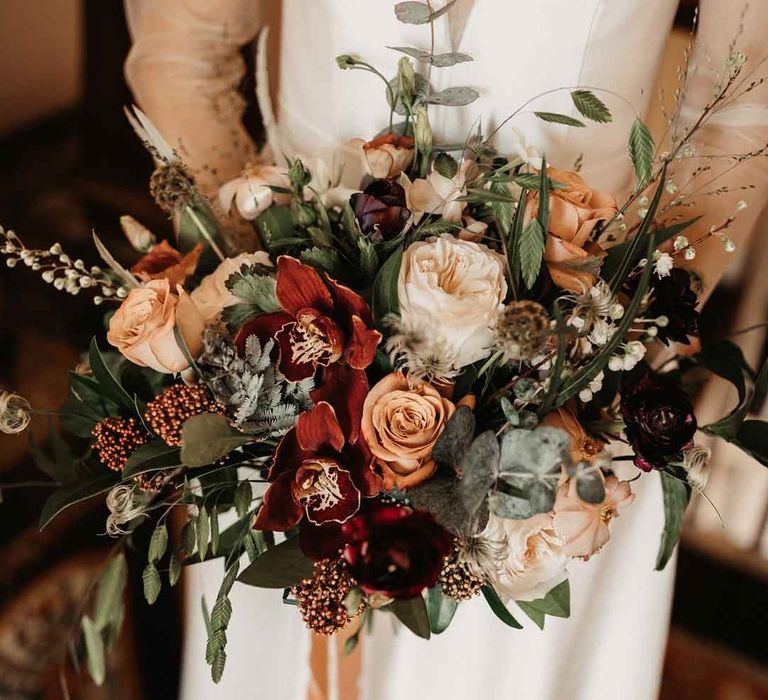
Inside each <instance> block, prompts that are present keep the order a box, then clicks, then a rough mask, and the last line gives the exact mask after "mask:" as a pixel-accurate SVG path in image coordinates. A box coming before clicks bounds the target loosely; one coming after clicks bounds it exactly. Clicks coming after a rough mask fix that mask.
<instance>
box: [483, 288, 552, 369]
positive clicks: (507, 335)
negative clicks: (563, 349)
mask: <svg viewBox="0 0 768 700" xmlns="http://www.w3.org/2000/svg"><path fill="white" fill-rule="evenodd" d="M549 336H550V320H549V315H548V314H547V310H546V309H545V308H544V307H543V306H542V305H541V304H538V303H537V302H535V301H513V302H510V303H509V304H507V305H506V306H505V307H504V309H503V311H502V312H501V314H500V315H499V319H498V321H497V324H496V348H497V349H498V350H501V351H502V352H503V353H504V359H505V360H506V361H507V362H510V361H513V360H530V359H532V358H533V357H535V356H536V355H538V354H539V353H541V352H542V351H543V350H544V348H545V347H546V344H547V341H548V339H549Z"/></svg>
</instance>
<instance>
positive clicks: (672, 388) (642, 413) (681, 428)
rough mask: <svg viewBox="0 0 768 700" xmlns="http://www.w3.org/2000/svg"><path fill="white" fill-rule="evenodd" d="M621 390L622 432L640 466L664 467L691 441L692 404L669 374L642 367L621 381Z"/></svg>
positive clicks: (643, 467)
mask: <svg viewBox="0 0 768 700" xmlns="http://www.w3.org/2000/svg"><path fill="white" fill-rule="evenodd" d="M620 392H621V415H622V417H623V418H624V424H625V427H624V432H625V433H626V435H627V438H628V439H629V442H630V445H631V446H632V449H633V450H634V452H635V459H634V463H635V466H637V467H638V468H639V469H642V470H643V471H646V472H648V471H651V469H663V468H664V467H665V466H666V464H667V462H668V461H669V460H670V459H673V458H675V457H678V456H679V455H680V453H681V452H682V451H683V450H684V449H685V448H686V447H688V446H690V445H691V443H692V440H693V436H694V434H695V433H696V416H695V415H694V413H693V405H692V404H691V401H690V399H689V398H688V395H687V394H686V393H685V392H684V391H683V390H682V389H681V388H680V387H679V386H678V385H677V384H676V383H675V382H674V381H672V380H671V379H670V378H669V377H666V376H664V375H661V374H654V373H652V372H651V371H650V370H649V369H648V368H647V367H644V368H642V369H641V370H640V371H639V372H635V373H632V375H630V376H629V378H628V380H625V381H624V382H623V384H622V387H621V390H620Z"/></svg>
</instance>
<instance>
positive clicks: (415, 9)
mask: <svg viewBox="0 0 768 700" xmlns="http://www.w3.org/2000/svg"><path fill="white" fill-rule="evenodd" d="M395 17H397V19H398V20H399V21H400V22H403V23H404V24H426V23H427V22H429V20H430V19H431V17H432V13H431V12H430V10H429V7H428V6H427V5H426V4H425V3H423V2H399V3H397V4H396V5H395Z"/></svg>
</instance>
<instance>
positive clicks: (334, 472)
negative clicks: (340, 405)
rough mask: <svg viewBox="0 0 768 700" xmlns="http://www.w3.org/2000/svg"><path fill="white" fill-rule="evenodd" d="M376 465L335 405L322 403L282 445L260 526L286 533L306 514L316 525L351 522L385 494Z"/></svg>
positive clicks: (303, 417)
mask: <svg viewBox="0 0 768 700" xmlns="http://www.w3.org/2000/svg"><path fill="white" fill-rule="evenodd" d="M372 465H373V455H372V454H371V452H370V451H369V450H368V446H367V445H366V444H365V441H364V440H362V439H359V440H357V442H355V443H351V442H350V441H349V440H348V439H347V438H345V435H344V432H343V431H342V429H341V426H340V425H339V421H338V420H337V418H336V413H335V411H334V410H333V408H332V407H331V405H330V404H328V403H326V402H324V401H323V402H320V403H317V404H316V405H315V406H314V407H313V408H312V409H311V410H309V411H306V412H304V413H302V414H301V415H300V416H299V418H298V421H297V422H296V427H295V428H292V429H291V430H290V431H289V432H288V433H287V434H286V435H285V437H283V439H282V441H281V442H280V444H279V445H278V447H277V451H276V452H275V460H274V463H273V465H272V468H271V469H270V471H269V481H270V482H271V483H270V485H269V487H268V488H267V491H266V493H265V494H264V500H263V501H262V505H261V508H260V509H259V512H258V514H257V516H256V521H255V523H254V527H255V528H256V529H258V530H274V531H278V532H284V531H286V530H289V529H290V528H292V527H294V526H295V525H297V524H298V523H299V522H300V521H301V520H302V518H303V517H304V516H305V515H306V517H307V519H308V520H309V521H310V522H312V523H314V524H316V525H321V524H323V523H331V522H335V523H343V522H346V521H347V520H349V518H351V517H352V516H353V515H354V514H355V513H356V512H357V511H358V510H359V508H360V503H361V499H362V498H369V497H372V496H375V495H376V494H377V493H378V492H379V489H380V482H379V478H378V476H376V474H375V473H374V472H373V469H372Z"/></svg>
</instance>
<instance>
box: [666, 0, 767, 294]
mask: <svg viewBox="0 0 768 700" xmlns="http://www.w3.org/2000/svg"><path fill="white" fill-rule="evenodd" d="M740 9H741V8H740V7H739V6H738V5H735V4H734V3H732V2H722V0H701V3H700V23H699V30H698V35H697V37H696V42H695V48H694V53H693V56H692V61H691V71H690V80H689V88H688V91H687V94H685V95H684V97H683V103H682V109H681V115H680V116H681V123H682V124H683V125H684V126H685V127H690V126H691V125H692V124H694V123H695V122H696V120H697V119H698V118H699V116H700V115H701V112H702V110H703V109H704V107H705V106H706V105H707V104H708V103H709V102H711V100H712V99H713V96H714V94H715V92H716V90H717V89H718V86H719V85H721V84H722V81H723V80H725V79H727V74H728V70H730V69H729V67H728V66H729V64H730V65H735V64H738V63H739V62H740V59H739V55H738V54H739V53H741V54H744V55H745V56H746V59H747V60H746V63H745V64H744V66H743V68H742V69H741V73H740V75H739V78H738V86H737V87H736V89H735V90H734V92H733V98H731V99H729V100H726V101H725V102H724V103H723V105H722V107H721V108H718V109H717V110H716V112H715V113H714V114H713V115H712V116H711V117H710V118H709V119H708V120H707V122H706V124H705V125H704V127H703V128H702V129H701V130H700V131H699V132H698V134H697V135H696V137H695V138H694V145H695V149H694V151H693V153H692V154H691V157H690V158H688V159H686V160H685V161H683V162H682V163H681V165H680V166H678V167H677V168H675V170H676V172H675V173H674V180H675V184H676V185H677V186H678V187H679V193H678V194H677V196H678V198H679V197H680V195H683V197H682V203H683V207H684V208H682V210H681V214H682V215H683V216H684V217H685V218H690V217H691V216H694V215H698V214H703V215H704V218H703V219H702V223H701V224H700V225H699V228H698V230H697V231H695V232H694V233H692V234H689V235H688V238H689V239H691V240H694V239H695V238H697V237H699V236H701V235H703V234H705V233H706V232H707V230H708V229H709V227H711V226H712V225H713V224H714V225H720V224H721V223H723V222H724V221H725V220H727V219H728V218H729V217H730V216H731V215H733V214H734V213H736V211H737V208H738V209H739V212H738V216H737V218H736V220H735V222H734V223H733V224H732V225H731V226H730V227H729V228H728V230H727V235H728V236H729V238H730V239H731V240H732V241H733V242H734V243H735V244H736V245H737V248H745V247H746V244H747V242H748V240H749V237H750V235H751V234H752V232H753V230H754V229H755V228H756V224H757V221H758V216H759V215H760V213H761V210H762V209H763V206H764V204H765V202H766V199H768V157H766V154H765V153H764V149H765V146H766V143H768V81H766V82H762V81H763V79H765V78H768V50H766V48H765V36H766V33H768V3H753V4H751V5H750V6H748V7H746V8H745V9H744V11H743V13H742V12H740ZM758 153H759V154H760V155H754V157H745V158H742V156H747V154H758ZM734 156H735V157H734ZM697 171H698V173H697ZM694 174H695V177H693V176H694ZM740 202H744V203H746V204H747V205H748V206H747V208H746V209H743V205H741V206H739V203H740ZM704 222H706V223H704ZM757 234H758V235H759V234H760V232H759V231H758V232H757ZM732 258H733V256H732V255H729V254H728V253H727V252H726V251H725V243H724V240H723V239H722V238H720V237H718V236H713V237H710V238H707V239H706V240H704V241H703V242H702V243H701V244H700V245H699V246H698V247H697V255H696V258H695V259H694V260H692V261H688V262H687V263H686V264H687V265H688V266H689V267H691V268H692V269H695V270H696V271H698V272H699V273H700V274H701V275H702V278H703V281H704V285H705V293H706V294H707V295H708V294H709V292H711V290H712V289H713V287H714V286H715V285H716V284H717V282H718V281H719V280H720V278H721V276H722V274H723V272H724V270H725V268H726V267H727V266H728V265H729V264H730V263H731V262H732Z"/></svg>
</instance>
